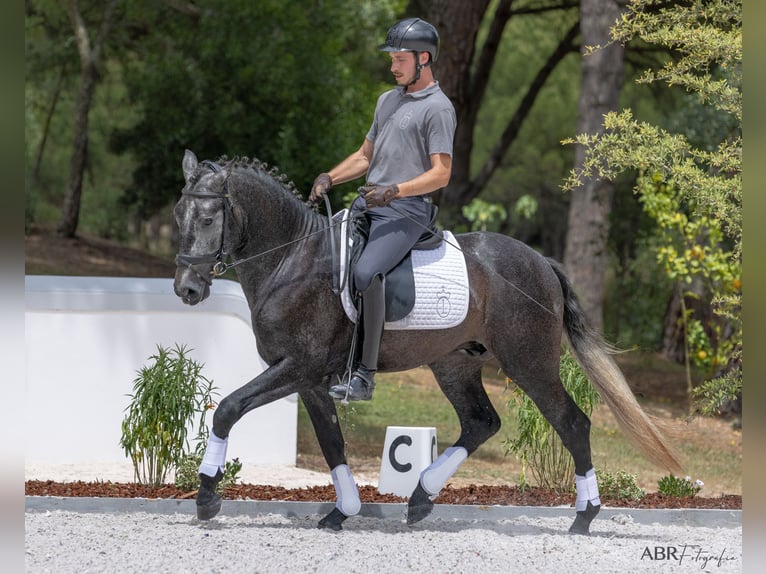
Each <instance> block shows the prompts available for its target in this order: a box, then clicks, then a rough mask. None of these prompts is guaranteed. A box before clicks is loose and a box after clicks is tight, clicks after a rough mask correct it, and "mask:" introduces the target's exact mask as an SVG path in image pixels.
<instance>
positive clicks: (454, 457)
mask: <svg viewBox="0 0 766 574" xmlns="http://www.w3.org/2000/svg"><path fill="white" fill-rule="evenodd" d="M466 458H468V451H467V450H466V449H465V447H462V446H451V447H449V448H448V449H446V450H445V451H444V452H443V453H441V455H440V456H439V458H437V459H436V460H435V461H433V462H432V463H431V464H430V465H429V466H428V468H426V469H425V470H424V471H423V472H421V473H420V486H422V487H423V490H425V491H426V492H427V493H428V494H429V495H431V496H436V495H437V494H439V491H440V490H441V489H442V488H443V487H444V485H445V484H446V483H447V481H448V480H449V479H450V477H451V476H452V475H453V474H455V472H456V471H457V469H458V468H459V467H460V465H461V464H463V461H464V460H465V459H466Z"/></svg>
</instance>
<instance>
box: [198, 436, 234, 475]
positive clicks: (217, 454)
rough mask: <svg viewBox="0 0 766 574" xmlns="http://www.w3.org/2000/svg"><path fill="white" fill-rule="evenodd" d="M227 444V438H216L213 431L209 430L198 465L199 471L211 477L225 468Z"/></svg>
mask: <svg viewBox="0 0 766 574" xmlns="http://www.w3.org/2000/svg"><path fill="white" fill-rule="evenodd" d="M228 446H229V438H228V437H226V438H218V437H217V436H215V433H214V432H212V431H211V432H210V437H209V438H208V439H207V446H206V447H205V456H204V457H203V458H202V464H200V465H199V473H200V474H204V475H206V476H210V477H213V476H215V475H216V473H217V472H218V471H219V470H220V471H221V472H223V471H224V469H225V468H226V448H227V447H228Z"/></svg>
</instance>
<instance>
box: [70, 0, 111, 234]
mask: <svg viewBox="0 0 766 574" xmlns="http://www.w3.org/2000/svg"><path fill="white" fill-rule="evenodd" d="M117 4H119V0H111V1H110V2H109V3H107V5H106V6H105V8H104V14H103V17H102V18H101V24H100V26H99V29H98V33H97V34H96V37H95V38H93V39H91V37H90V36H91V35H90V33H89V31H88V28H87V25H86V22H85V20H84V19H83V17H82V14H81V12H80V7H79V5H78V2H77V0H67V2H66V11H67V15H68V16H69V20H70V23H71V25H72V31H73V33H74V36H75V41H76V43H77V50H78V52H79V55H80V87H79V92H78V95H77V108H76V112H75V124H74V134H73V138H72V155H71V159H70V164H69V179H68V182H67V189H66V195H65V197H64V206H63V209H62V213H61V220H60V221H59V225H58V232H59V234H60V235H62V236H64V237H73V236H74V235H75V232H76V231H77V223H78V221H79V219H80V196H81V194H82V179H83V173H84V171H85V162H86V159H87V153H88V115H89V113H90V108H91V104H92V102H93V93H94V91H95V89H96V82H97V80H98V74H99V69H100V67H101V63H102V61H101V60H102V52H103V48H104V43H105V41H106V38H107V36H108V34H109V29H110V27H111V25H112V21H113V18H114V15H115V8H116V7H117Z"/></svg>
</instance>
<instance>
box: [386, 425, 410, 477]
mask: <svg viewBox="0 0 766 574" xmlns="http://www.w3.org/2000/svg"><path fill="white" fill-rule="evenodd" d="M402 444H406V445H407V446H412V437H411V436H409V435H406V434H402V435H399V436H398V437H396V438H395V439H394V440H392V441H391V446H390V447H388V462H390V463H391V468H393V469H394V470H395V471H397V472H409V471H410V469H412V464H411V463H409V462H408V463H407V464H402V463H400V462H399V461H398V460H396V449H397V448H399V446H400V445H402Z"/></svg>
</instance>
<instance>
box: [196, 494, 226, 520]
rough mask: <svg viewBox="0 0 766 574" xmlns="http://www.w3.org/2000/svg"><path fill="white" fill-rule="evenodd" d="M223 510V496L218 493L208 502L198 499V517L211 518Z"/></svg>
mask: <svg viewBox="0 0 766 574" xmlns="http://www.w3.org/2000/svg"><path fill="white" fill-rule="evenodd" d="M220 511H221V497H220V496H218V495H217V494H216V495H215V496H214V497H213V498H212V499H211V500H210V501H209V502H207V503H205V504H200V503H199V501H197V518H199V519H200V520H210V519H211V518H213V517H214V516H215V515H216V514H218V513H219V512H220Z"/></svg>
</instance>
